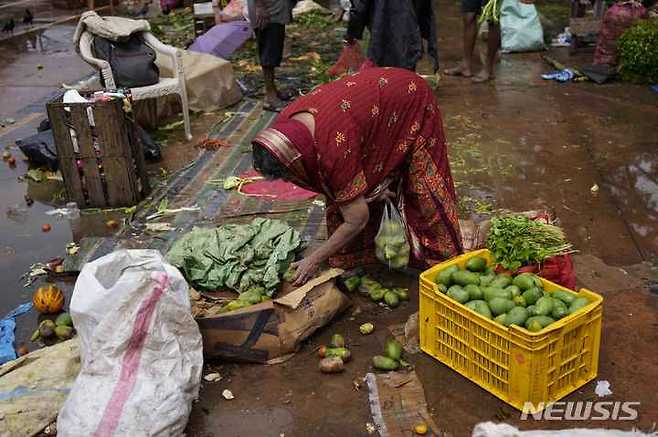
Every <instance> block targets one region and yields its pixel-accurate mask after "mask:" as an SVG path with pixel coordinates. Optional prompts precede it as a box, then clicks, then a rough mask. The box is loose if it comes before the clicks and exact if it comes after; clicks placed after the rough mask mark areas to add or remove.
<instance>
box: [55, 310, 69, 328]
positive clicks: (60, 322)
mask: <svg viewBox="0 0 658 437" xmlns="http://www.w3.org/2000/svg"><path fill="white" fill-rule="evenodd" d="M55 325H57V326H73V319H72V318H71V315H70V314H69V313H62V314H60V315H59V316H57V318H56V319H55Z"/></svg>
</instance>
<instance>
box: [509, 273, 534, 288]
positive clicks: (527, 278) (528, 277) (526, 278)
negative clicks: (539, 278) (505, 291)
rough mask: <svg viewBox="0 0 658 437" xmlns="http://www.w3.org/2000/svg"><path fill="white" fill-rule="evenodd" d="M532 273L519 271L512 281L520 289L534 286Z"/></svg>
mask: <svg viewBox="0 0 658 437" xmlns="http://www.w3.org/2000/svg"><path fill="white" fill-rule="evenodd" d="M533 276H534V275H533V274H532V273H521V274H520V275H517V276H516V277H515V278H514V280H513V281H512V283H513V284H514V285H516V286H517V287H519V288H520V289H521V290H527V289H529V288H532V287H534V286H535V280H534V278H533Z"/></svg>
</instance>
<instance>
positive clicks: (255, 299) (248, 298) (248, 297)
mask: <svg viewBox="0 0 658 437" xmlns="http://www.w3.org/2000/svg"><path fill="white" fill-rule="evenodd" d="M261 296H262V293H260V292H259V290H247V291H245V292H244V293H241V294H240V296H238V300H241V301H243V302H247V303H248V304H250V305H255V304H257V303H260V301H261V300H260V297H261Z"/></svg>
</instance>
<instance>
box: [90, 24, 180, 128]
mask: <svg viewBox="0 0 658 437" xmlns="http://www.w3.org/2000/svg"><path fill="white" fill-rule="evenodd" d="M142 36H143V38H144V42H145V43H146V44H147V45H148V46H149V47H151V48H152V49H153V50H155V51H156V53H157V55H158V56H168V57H170V58H171V60H172V63H173V66H174V69H173V70H174V77H171V78H169V77H161V78H160V80H159V82H158V83H156V84H155V85H149V86H145V87H139V88H131V89H130V93H131V94H132V97H133V99H134V100H143V99H149V98H156V97H161V96H166V95H170V94H177V95H178V96H179V97H180V99H181V104H182V107H183V122H184V124H185V136H186V137H187V139H188V140H191V139H192V131H191V128H190V112H189V105H188V103H187V91H186V90H185V72H184V71H183V52H182V51H181V50H179V49H177V48H175V47H172V46H169V45H167V44H164V43H162V42H161V41H160V40H158V39H157V38H156V37H155V36H153V34H152V33H150V32H143V33H142ZM93 41H94V35H93V34H91V33H89V32H84V33H83V34H82V36H81V37H80V56H82V59H83V60H84V61H85V62H86V63H88V64H89V65H91V66H92V67H94V68H96V69H98V70H99V71H100V74H101V75H102V77H103V80H104V81H105V87H106V88H108V89H116V83H115V82H114V76H113V75H112V69H111V68H110V64H109V62H107V61H104V60H102V59H98V58H95V57H94V55H93V50H92V44H93Z"/></svg>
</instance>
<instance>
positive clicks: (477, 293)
mask: <svg viewBox="0 0 658 437" xmlns="http://www.w3.org/2000/svg"><path fill="white" fill-rule="evenodd" d="M464 290H466V291H468V298H469V300H479V299H482V297H483V296H484V293H482V290H481V289H480V287H478V286H477V285H475V284H468V285H467V286H466V287H464Z"/></svg>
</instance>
